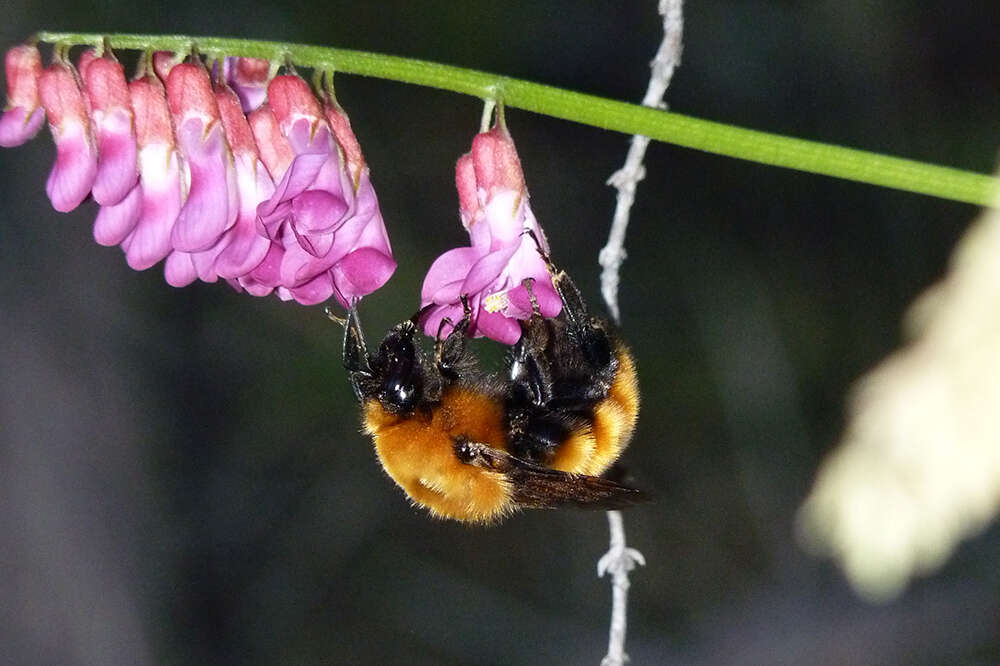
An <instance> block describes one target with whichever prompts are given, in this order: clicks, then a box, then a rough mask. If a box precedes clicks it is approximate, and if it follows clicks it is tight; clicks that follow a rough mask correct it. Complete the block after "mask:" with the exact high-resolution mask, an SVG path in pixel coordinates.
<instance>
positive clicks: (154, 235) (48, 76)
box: [0, 47, 396, 306]
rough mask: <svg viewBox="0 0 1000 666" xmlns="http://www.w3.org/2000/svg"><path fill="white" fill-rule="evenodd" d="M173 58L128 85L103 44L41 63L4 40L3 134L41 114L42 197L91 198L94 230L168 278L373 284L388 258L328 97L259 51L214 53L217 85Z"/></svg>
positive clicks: (62, 205)
mask: <svg viewBox="0 0 1000 666" xmlns="http://www.w3.org/2000/svg"><path fill="white" fill-rule="evenodd" d="M182 60H183V58H182V57H178V56H176V55H175V54H172V53H166V52H158V53H154V54H152V56H148V55H147V56H145V57H144V58H143V59H142V60H141V62H140V72H139V76H138V77H137V78H136V79H135V80H133V81H132V82H131V83H126V78H125V72H124V70H123V69H122V67H121V65H120V64H119V63H118V61H117V59H115V57H114V56H113V55H112V54H111V53H110V52H107V53H105V54H104V55H101V56H99V55H98V54H97V52H96V51H95V50H93V49H88V50H86V51H84V52H83V53H82V54H81V56H80V58H79V60H78V62H77V67H76V69H74V68H73V67H72V66H71V65H70V64H69V63H68V62H65V61H63V60H62V57H61V56H57V61H56V62H55V64H53V65H52V66H50V67H49V68H48V69H46V70H42V68H41V62H40V58H39V55H38V51H37V50H36V49H34V48H33V47H18V48H15V49H13V50H12V51H11V52H10V53H8V55H7V73H8V81H9V84H10V104H11V107H10V109H9V110H8V111H7V112H6V114H5V115H4V117H3V118H2V119H0V138H3V140H4V141H6V142H7V143H8V144H14V143H18V142H21V141H23V140H24V139H26V138H28V136H30V133H31V132H33V130H31V127H30V125H32V124H33V123H38V124H40V123H41V122H42V120H43V119H44V118H45V116H46V114H47V116H48V120H49V124H50V126H51V128H52V134H53V137H54V138H55V140H56V146H57V159H56V164H55V166H54V167H53V169H52V173H51V174H50V176H49V181H48V185H47V190H48V193H49V197H50V198H51V200H52V203H53V206H55V208H56V209H57V210H60V211H69V210H72V209H73V208H75V207H76V206H77V205H79V204H80V203H81V202H82V201H83V200H84V199H85V198H87V196H88V195H90V194H92V195H93V198H94V199H95V201H96V202H97V203H98V204H100V211H99V212H98V214H97V219H96V220H95V223H94V238H95V239H96V240H97V241H98V242H99V243H101V244H103V245H118V244H120V245H121V247H122V249H123V250H124V251H125V255H126V259H127V261H128V264H129V266H131V267H133V268H135V269H137V270H143V269H146V268H149V267H150V266H152V265H154V264H155V263H157V262H158V261H160V260H163V259H165V262H164V276H165V278H166V280H167V282H168V283H170V284H171V285H174V286H183V285H186V284H190V283H191V282H193V281H195V280H197V279H200V280H203V281H206V282H215V281H216V280H218V278H220V277H222V278H224V279H225V280H227V281H228V282H229V283H230V284H231V285H232V286H233V287H234V288H236V289H237V290H238V291H246V292H248V293H251V294H254V295H259V296H263V295H266V294H270V293H272V292H275V293H277V295H278V296H279V297H280V298H282V299H285V300H292V299H294V300H296V301H298V302H300V303H304V304H314V303H319V302H322V301H324V300H327V299H328V298H330V296H336V298H337V299H338V300H339V301H340V303H342V304H343V305H345V306H349V305H350V304H351V303H353V302H355V301H357V300H358V299H359V298H361V297H362V296H364V295H366V294H369V293H371V292H372V291H374V290H375V289H377V288H378V287H380V286H382V285H383V284H384V283H385V282H386V281H387V280H388V279H389V277H390V276H391V275H392V273H393V271H394V270H395V267H396V263H395V261H394V260H393V259H392V252H391V250H390V247H389V239H388V236H387V235H386V232H385V225H384V223H383V221H382V216H381V213H380V212H379V208H378V200H377V199H376V197H375V192H374V190H373V188H372V186H371V177H370V174H369V172H368V167H367V166H366V165H365V162H364V158H363V157H362V154H361V148H360V146H359V145H358V141H357V138H356V137H355V136H354V134H353V132H352V131H351V128H350V121H349V120H348V119H347V116H346V114H344V113H343V111H342V110H341V109H340V107H339V106H337V105H336V103H335V102H334V101H333V100H332V97H331V96H330V95H329V94H324V102H323V103H321V102H320V101H319V100H318V99H317V98H316V96H315V95H314V94H313V92H312V90H311V89H310V88H309V86H308V84H306V83H305V81H303V80H302V79H300V78H299V77H298V76H279V77H276V78H274V79H273V80H270V77H271V73H272V65H271V63H268V62H266V61H263V60H256V59H252V58H229V59H226V60H225V61H222V62H216V63H215V66H214V69H213V71H215V72H216V77H215V80H214V81H213V79H212V78H211V77H210V76H209V73H208V70H207V69H206V68H205V66H204V65H203V64H202V62H201V60H200V59H199V58H198V57H197V56H192V57H190V59H189V61H188V62H182ZM269 80H270V83H268V81H269ZM81 84H82V90H81ZM266 98H270V99H269V100H268V99H266ZM39 102H40V103H41V108H38V105H39ZM43 110H44V113H43ZM248 114H249V115H248Z"/></svg>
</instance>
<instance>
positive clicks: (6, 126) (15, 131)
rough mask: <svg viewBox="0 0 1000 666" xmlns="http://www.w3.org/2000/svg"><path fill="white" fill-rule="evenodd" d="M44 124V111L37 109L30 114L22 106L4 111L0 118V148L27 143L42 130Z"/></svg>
mask: <svg viewBox="0 0 1000 666" xmlns="http://www.w3.org/2000/svg"><path fill="white" fill-rule="evenodd" d="M44 123H45V111H44V110H43V109H41V108H37V109H35V110H34V111H32V112H31V113H30V114H29V113H28V112H27V109H25V108H24V107H23V106H15V107H14V108H12V109H10V110H9V111H4V113H3V117H0V146H3V147H4V148H13V147H14V146H20V145H21V144H22V143H24V142H25V141H28V140H29V139H31V138H32V137H34V136H35V135H36V134H38V130H40V129H42V125H43V124H44Z"/></svg>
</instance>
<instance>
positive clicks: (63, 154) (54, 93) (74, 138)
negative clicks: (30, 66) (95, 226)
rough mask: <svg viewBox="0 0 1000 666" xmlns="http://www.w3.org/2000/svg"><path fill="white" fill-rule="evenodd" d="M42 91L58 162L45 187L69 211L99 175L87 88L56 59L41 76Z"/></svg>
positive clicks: (58, 206) (55, 202)
mask: <svg viewBox="0 0 1000 666" xmlns="http://www.w3.org/2000/svg"><path fill="white" fill-rule="evenodd" d="M38 93H39V98H40V99H41V102H42V106H43V107H44V108H45V113H46V115H47V117H48V120H49V128H50V129H51V130H52V138H53V139H54V140H55V143H56V163H55V165H54V166H53V167H52V171H51V173H49V177H48V180H47V182H46V184H45V190H46V192H47V193H48V195H49V199H50V200H51V201H52V206H53V208H55V209H56V210H58V211H60V212H63V213H66V212H69V211H71V210H73V209H74V208H76V207H77V206H79V205H80V203H81V202H82V201H83V200H84V199H86V198H87V195H88V194H89V193H90V189H91V187H93V184H94V179H95V178H96V177H97V148H96V146H95V145H94V140H93V137H92V136H91V134H90V120H89V118H88V116H87V104H86V101H85V100H84V97H83V92H82V91H81V90H80V88H79V87H78V86H77V84H76V77H75V76H74V74H73V72H72V71H71V70H70V68H69V67H68V66H67V65H66V64H64V63H55V64H53V65H51V66H49V67H48V68H47V69H45V71H43V72H42V74H41V76H40V77H39V78H38Z"/></svg>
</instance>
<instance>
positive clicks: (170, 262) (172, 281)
mask: <svg viewBox="0 0 1000 666" xmlns="http://www.w3.org/2000/svg"><path fill="white" fill-rule="evenodd" d="M163 277H164V278H166V280H167V284H169V285H170V286H171V287H186V286H188V285H189V284H191V283H192V282H194V281H195V280H197V279H198V271H197V270H196V269H195V266H194V262H193V261H191V255H190V254H189V253H187V252H176V251H175V252H171V253H170V256H169V257H167V261H166V263H165V264H164V265H163Z"/></svg>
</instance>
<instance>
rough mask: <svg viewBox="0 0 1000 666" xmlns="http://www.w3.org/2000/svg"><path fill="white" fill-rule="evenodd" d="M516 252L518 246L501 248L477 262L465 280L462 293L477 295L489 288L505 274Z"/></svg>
mask: <svg viewBox="0 0 1000 666" xmlns="http://www.w3.org/2000/svg"><path fill="white" fill-rule="evenodd" d="M515 252H517V245H511V246H508V247H501V248H500V249H499V250H496V251H495V252H490V253H489V254H487V255H486V256H485V257H483V258H482V259H480V260H479V261H477V262H476V263H475V265H474V266H473V267H472V269H471V270H470V271H469V275H468V276H467V277H466V278H465V283H464V284H463V285H462V291H463V292H464V293H466V294H475V293H478V292H480V291H483V290H484V289H486V288H487V287H489V286H490V285H491V284H493V283H494V282H495V281H496V279H497V278H498V277H500V274H501V273H503V271H504V269H505V268H506V267H507V264H508V262H509V261H510V258H511V257H512V256H514V253H515Z"/></svg>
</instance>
